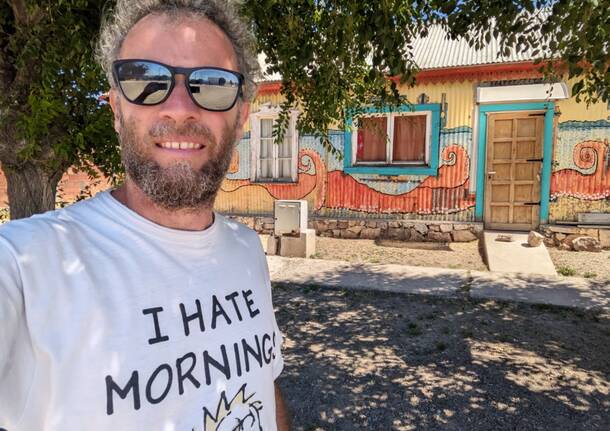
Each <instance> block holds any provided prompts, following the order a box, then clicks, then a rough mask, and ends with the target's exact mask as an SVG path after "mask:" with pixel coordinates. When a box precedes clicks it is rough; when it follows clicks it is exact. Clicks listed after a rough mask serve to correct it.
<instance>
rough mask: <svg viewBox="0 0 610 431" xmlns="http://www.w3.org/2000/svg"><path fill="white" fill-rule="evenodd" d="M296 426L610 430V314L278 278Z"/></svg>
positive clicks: (309, 429) (307, 430)
mask: <svg viewBox="0 0 610 431" xmlns="http://www.w3.org/2000/svg"><path fill="white" fill-rule="evenodd" d="M274 301H275V306H276V309H277V311H276V313H277V319H278V324H279V327H280V329H281V330H282V332H283V333H284V336H285V344H284V357H285V363H286V365H285V368H284V372H283V373H282V375H281V377H280V379H279V383H280V386H281V388H282V390H283V393H284V397H285V398H286V401H287V403H288V406H289V408H290V410H291V412H292V416H293V422H294V429H295V431H331V430H333V431H335V430H337V431H340V430H345V431H356V430H373V431H386V430H387V431H390V430H392V431H406V430H475V431H482V430H490V431H491V430H494V431H502V430H553V431H562V430H566V431H568V430H569V431H576V430H602V429H604V430H607V429H610V316H609V315H592V314H582V313H577V312H574V311H567V310H564V309H556V308H552V307H548V306H527V305H507V304H498V303H494V302H482V303H481V302H479V303H474V302H466V301H462V300H441V299H433V298H425V297H413V296H406V295H399V294H389V293H380V292H356V291H344V290H330V289H316V288H309V287H297V286H292V285H283V286H275V288H274Z"/></svg>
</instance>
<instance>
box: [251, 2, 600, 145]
mask: <svg viewBox="0 0 610 431" xmlns="http://www.w3.org/2000/svg"><path fill="white" fill-rule="evenodd" d="M243 13H244V14H245V15H246V16H248V17H249V18H250V19H251V20H252V21H253V23H254V31H255V34H256V36H257V39H258V43H259V49H260V51H262V52H264V53H265V54H266V56H267V61H268V63H269V64H270V66H271V67H270V70H269V71H270V72H279V73H280V74H281V76H282V90H281V91H282V93H283V95H284V96H285V98H286V100H285V103H284V105H283V108H284V111H285V112H284V115H281V116H280V121H279V122H278V123H279V125H278V126H277V127H276V130H275V134H276V136H279V137H281V134H282V129H283V127H285V125H286V124H287V121H288V109H290V108H293V107H295V106H297V105H299V106H300V107H301V108H302V110H303V114H302V115H301V117H300V118H299V122H298V126H299V128H300V129H302V130H303V131H305V132H309V133H314V134H317V135H319V136H321V137H322V138H323V140H324V142H325V143H326V144H327V147H328V148H329V149H331V150H332V147H331V146H330V144H329V143H328V141H327V140H326V138H327V135H326V134H325V131H326V130H328V128H329V126H331V125H332V124H333V123H335V122H336V121H337V120H339V121H340V123H341V124H342V125H343V126H344V125H345V113H347V112H350V113H354V112H355V113H357V112H359V110H360V109H361V108H362V107H363V106H364V105H366V104H370V103H372V102H373V103H374V104H377V105H384V104H385V105H390V106H392V105H397V104H400V103H403V102H404V100H403V98H402V96H400V94H399V92H398V86H397V84H396V82H395V81H396V80H389V79H388V77H397V78H398V79H399V81H400V83H402V84H406V85H412V84H414V82H415V77H416V74H417V66H416V65H415V64H414V62H413V57H412V45H411V43H412V41H413V40H414V39H415V38H417V37H420V36H426V34H427V31H428V29H429V28H430V26H431V25H440V26H442V27H443V28H444V29H445V30H446V32H447V34H448V35H449V37H452V38H454V39H455V38H457V37H463V38H465V39H466V40H467V41H468V42H469V44H470V45H471V46H475V47H479V46H482V45H484V44H486V43H489V42H490V41H491V38H492V37H493V38H497V39H499V40H500V50H501V52H503V53H507V52H509V51H510V50H511V49H514V50H516V51H519V52H524V51H527V50H530V49H531V50H532V54H533V55H534V56H537V57H538V61H539V62H540V65H541V68H543V70H544V72H545V74H546V76H547V77H549V78H554V77H555V78H556V77H557V75H559V74H561V73H563V70H564V69H566V70H567V74H568V76H569V78H575V79H576V84H575V85H574V87H573V93H574V94H576V95H577V98H579V99H580V98H582V99H583V100H584V101H585V102H587V103H594V102H597V101H604V102H607V101H608V100H609V89H610V74H609V73H608V65H609V64H610V60H609V57H608V56H609V53H608V40H610V1H609V0H583V1H573V0H553V1H548V0H547V1H543V0H512V1H497V0H379V1H362V0H245V1H244V3H243Z"/></svg>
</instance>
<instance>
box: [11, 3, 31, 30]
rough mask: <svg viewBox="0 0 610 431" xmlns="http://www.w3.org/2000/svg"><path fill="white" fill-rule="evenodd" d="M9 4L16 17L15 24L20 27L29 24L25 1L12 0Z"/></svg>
mask: <svg viewBox="0 0 610 431" xmlns="http://www.w3.org/2000/svg"><path fill="white" fill-rule="evenodd" d="M9 4H10V5H11V8H12V9H13V15H15V22H16V23H17V24H18V25H16V27H18V26H19V25H27V24H28V10H27V7H26V5H25V0H10V1H9Z"/></svg>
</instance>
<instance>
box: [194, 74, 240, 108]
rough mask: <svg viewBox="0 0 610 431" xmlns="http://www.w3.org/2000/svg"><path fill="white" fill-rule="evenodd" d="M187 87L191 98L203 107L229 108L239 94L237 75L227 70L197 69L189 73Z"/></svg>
mask: <svg viewBox="0 0 610 431" xmlns="http://www.w3.org/2000/svg"><path fill="white" fill-rule="evenodd" d="M189 88H190V90H191V94H192V95H193V98H194V99H195V100H196V101H197V103H198V104H199V105H200V106H201V107H202V108H205V109H209V110H212V111H224V110H227V109H230V108H231V107H232V106H233V105H234V104H235V101H236V100H237V96H238V95H239V88H240V81H239V76H237V75H236V74H234V73H231V72H229V71H224V70H216V69H199V70H195V71H194V72H193V73H191V76H190V79H189Z"/></svg>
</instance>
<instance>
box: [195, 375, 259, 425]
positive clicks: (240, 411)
mask: <svg viewBox="0 0 610 431" xmlns="http://www.w3.org/2000/svg"><path fill="white" fill-rule="evenodd" d="M255 395H256V393H253V394H250V395H248V396H246V384H244V385H243V386H242V387H241V388H240V389H239V390H238V391H237V393H236V394H235V396H234V397H233V398H232V399H231V401H227V395H226V393H225V391H223V392H222V393H221V394H220V400H219V402H218V406H217V407H216V414H212V413H210V411H209V410H208V409H207V408H205V407H204V409H203V412H204V416H203V431H263V427H262V426H261V420H260V412H261V410H262V409H263V403H262V402H260V401H258V400H256V399H254V396H255Z"/></svg>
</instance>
